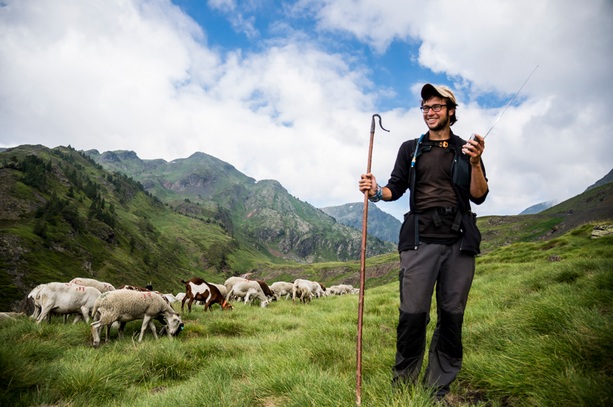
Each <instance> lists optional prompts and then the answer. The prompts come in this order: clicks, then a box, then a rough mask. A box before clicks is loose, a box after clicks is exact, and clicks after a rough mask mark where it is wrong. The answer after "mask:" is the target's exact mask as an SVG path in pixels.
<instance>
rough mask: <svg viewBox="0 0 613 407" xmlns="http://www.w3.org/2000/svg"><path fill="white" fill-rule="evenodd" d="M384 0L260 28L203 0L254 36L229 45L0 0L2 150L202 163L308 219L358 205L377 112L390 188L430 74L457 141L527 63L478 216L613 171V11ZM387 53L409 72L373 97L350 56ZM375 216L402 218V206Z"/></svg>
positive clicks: (168, 12)
mask: <svg viewBox="0 0 613 407" xmlns="http://www.w3.org/2000/svg"><path fill="white" fill-rule="evenodd" d="M379 3H380V2H375V1H371V0H352V1H349V0H334V1H332V0H330V1H323V2H321V1H318V2H314V1H311V0H299V1H296V2H294V3H286V4H285V5H284V6H283V7H280V8H278V9H276V10H275V14H274V19H272V20H264V21H263V20H262V19H265V18H267V17H266V16H267V15H268V14H266V13H265V12H264V11H266V12H268V11H269V10H270V4H268V3H267V2H266V1H250V2H246V3H244V4H242V3H240V2H235V1H231V0H210V1H209V2H208V3H207V4H208V6H209V7H210V10H214V12H216V13H221V14H222V15H225V16H227V19H228V21H229V24H230V25H232V26H233V27H234V29H235V30H236V32H238V33H242V34H241V35H245V38H247V39H252V40H253V38H257V41H255V43H256V44H257V46H255V47H251V48H243V49H238V48H237V49H224V48H222V47H220V46H219V45H218V44H216V45H211V38H213V37H214V35H215V33H214V32H212V31H211V30H212V29H211V28H209V27H207V25H206V24H202V25H199V24H198V23H197V22H196V21H195V20H194V19H192V18H191V17H189V16H188V15H186V14H185V13H184V12H183V11H182V10H181V9H180V8H179V7H177V6H175V5H174V4H173V3H171V2H170V1H168V0H132V1H123V0H122V1H120V0H115V1H107V2H105V3H104V5H103V4H101V3H99V2H96V1H68V0H65V1H57V2H47V1H37V0H30V1H17V0H8V1H5V2H4V6H3V7H0V146H2V147H10V146H15V145H18V144H26V143H27V144H38V143H40V144H44V145H47V146H49V147H55V146H57V145H68V144H70V145H72V146H73V147H75V148H78V149H92V148H96V149H99V150H101V151H105V150H117V149H128V150H134V151H136V152H137V153H138V154H139V156H140V157H142V158H146V159H147V158H151V159H152V158H164V159H166V160H173V159H175V158H181V157H187V156H189V155H191V154H192V153H193V152H195V151H203V152H205V153H207V154H211V155H214V156H216V157H218V158H220V159H222V160H224V161H227V162H229V163H231V164H232V165H234V166H235V167H236V168H238V169H239V170H240V171H242V172H244V173H245V174H247V175H249V176H251V177H254V178H256V179H265V178H274V179H277V180H279V181H280V182H281V183H282V184H283V185H284V186H285V187H286V188H287V189H288V190H289V192H290V193H291V194H292V195H294V196H297V197H299V198H300V199H302V200H305V201H308V202H310V203H312V204H313V205H315V206H319V207H322V206H329V205H340V204H343V203H346V202H354V201H361V199H362V196H361V195H360V194H359V192H358V191H357V180H358V178H359V174H361V173H362V172H364V170H365V167H366V158H367V157H366V155H367V147H368V136H369V134H368V133H369V129H370V119H371V115H372V114H373V113H374V112H378V113H380V114H381V115H382V117H383V119H384V124H385V126H386V127H387V128H389V129H391V130H392V132H391V133H383V132H380V131H379V132H378V133H377V136H376V145H375V149H374V153H373V171H374V172H375V174H376V175H377V177H378V179H379V180H380V181H382V182H384V181H385V180H386V179H387V176H388V175H389V172H390V170H391V166H392V165H393V161H394V160H395V157H396V152H397V148H398V146H399V145H400V143H401V142H402V141H404V140H406V139H409V138H414V137H417V136H418V135H419V134H420V133H421V132H423V130H424V124H423V121H422V120H421V114H420V112H419V110H418V109H417V107H416V106H417V105H418V95H419V89H420V86H421V84H423V80H424V78H435V79H436V80H438V81H441V80H444V81H445V82H447V83H448V84H450V85H451V86H452V87H453V88H454V89H455V90H456V93H457V95H458V98H459V100H460V108H459V111H458V114H459V117H460V121H459V122H458V123H457V124H456V125H455V126H454V131H456V132H457V133H458V134H460V135H464V136H466V135H468V134H470V133H471V132H479V133H481V134H483V133H485V132H486V131H487V129H488V128H489V127H490V126H491V124H492V123H493V122H494V120H495V119H496V117H497V116H498V115H499V113H500V111H501V109H502V106H504V104H505V103H506V102H507V101H508V100H509V98H510V97H511V96H512V95H513V94H514V92H515V91H516V90H517V89H518V87H519V86H520V85H521V84H522V83H523V81H524V80H525V79H526V76H527V75H528V74H529V73H530V72H531V71H532V69H533V68H534V67H535V66H536V64H538V65H539V69H538V70H537V72H536V73H535V74H534V76H533V78H532V79H531V80H530V82H529V83H528V84H527V85H526V87H525V88H524V90H523V91H522V94H521V95H520V96H519V97H518V101H517V102H516V103H514V104H513V105H512V106H511V107H510V108H509V109H508V110H507V111H506V112H505V115H504V117H503V118H502V119H501V120H500V121H499V123H498V124H497V125H496V128H495V129H494V130H493V131H492V133H491V135H490V136H489V137H488V139H487V150H486V153H485V156H484V160H485V163H486V168H487V170H488V177H489V179H490V188H491V190H492V192H491V194H490V197H489V198H488V200H487V201H486V203H485V204H483V205H482V207H481V208H479V209H478V210H477V212H479V213H480V214H515V213H518V212H520V211H521V210H523V209H525V208H526V207H528V206H530V205H533V204H535V203H538V202H541V201H548V200H562V199H566V198H569V197H570V196H573V195H575V194H577V193H580V192H582V191H583V190H584V189H585V187H587V186H588V185H589V184H591V183H593V182H594V181H596V180H597V179H599V178H600V177H602V176H604V175H605V174H606V173H607V172H608V171H609V170H610V169H611V167H613V165H612V163H613V159H612V158H611V157H612V154H611V153H612V148H611V147H610V144H609V143H608V134H609V133H610V131H611V124H609V121H608V120H607V119H606V117H605V115H604V112H605V109H606V108H607V102H608V100H609V99H610V96H611V83H610V80H609V76H610V73H609V72H610V71H611V62H610V61H609V58H608V55H610V54H611V51H612V48H613V47H612V38H613V36H612V35H611V28H610V27H611V24H610V21H611V17H612V16H613V12H612V8H613V6H612V4H611V3H610V2H609V1H606V0H600V1H598V0H596V1H591V2H589V3H587V4H577V3H576V2H574V1H571V0H562V1H558V0H546V1H542V2H537V3H534V2H531V1H524V0H521V1H517V2H513V3H508V2H504V1H502V0H490V1H485V0H474V1H471V2H468V3H462V4H460V3H457V2H452V1H449V2H446V1H433V2H427V3H423V2H418V1H391V0H390V1H386V2H383V4H379ZM204 5H205V3H204V2H203V7H204ZM260 11H261V13H260V14H258V13H259V12H260ZM256 23H257V24H256ZM256 25H257V26H258V27H263V26H266V27H267V31H268V33H269V34H267V36H266V37H263V32H262V31H257V29H256ZM311 28H314V29H311ZM335 38H337V39H336V40H335ZM335 41H336V42H335ZM394 43H404V44H411V46H412V48H410V49H414V50H415V54H414V55H402V58H403V61H405V60H406V64H407V67H406V69H407V70H410V69H415V66H411V64H414V65H416V66H417V67H418V68H419V69H420V71H419V72H417V73H416V75H415V78H413V79H412V80H411V81H410V82H409V83H405V84H403V88H402V89H391V88H385V87H378V86H377V85H378V84H377V79H376V76H375V75H374V71H373V69H374V68H373V67H371V66H369V64H368V63H367V61H365V60H364V58H362V56H361V54H362V53H364V52H365V51H364V50H365V49H366V50H372V52H373V55H374V58H378V57H381V58H383V56H384V55H385V53H386V52H388V51H389V49H390V47H391V46H392V44H394ZM351 44H358V46H362V47H363V48H351V47H350V45H351ZM407 91H408V92H409V93H410V95H409V96H408V97H404V98H403V99H402V100H403V102H402V103H397V104H396V105H394V102H393V101H394V98H395V97H396V96H397V95H399V94H403V93H406V92H407ZM407 99H411V100H413V101H415V103H413V104H412V105H410V106H409V105H406V104H405V102H406V100H407ZM390 100H391V102H390ZM380 106H386V108H385V109H384V110H383V111H380V110H379V109H380ZM389 106H392V107H391V108H390V107H389ZM379 207H380V208H382V209H384V210H388V211H389V212H391V213H393V214H394V215H396V216H398V217H400V216H401V214H402V213H403V212H404V211H406V209H407V203H406V199H403V200H402V201H400V202H397V203H395V204H380V205H379Z"/></svg>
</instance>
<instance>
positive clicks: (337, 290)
mask: <svg viewBox="0 0 613 407" xmlns="http://www.w3.org/2000/svg"><path fill="white" fill-rule="evenodd" d="M353 290H354V288H353V286H352V285H349V284H338V285H333V286H331V287H330V288H328V290H327V292H328V293H329V294H330V295H345V294H352V292H353Z"/></svg>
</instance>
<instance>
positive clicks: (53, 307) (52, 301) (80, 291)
mask: <svg viewBox="0 0 613 407" xmlns="http://www.w3.org/2000/svg"><path fill="white" fill-rule="evenodd" d="M100 294H101V293H100V291H99V290H98V289H96V288H94V287H87V286H82V285H77V284H71V283H48V284H46V285H45V286H44V287H42V288H41V289H40V290H39V291H38V293H37V294H36V302H37V303H39V304H40V307H41V310H40V314H39V315H38V317H37V319H36V323H37V324H40V322H41V321H42V320H43V319H45V318H46V317H47V315H49V313H50V312H53V313H55V314H73V313H80V314H81V315H82V316H83V319H85V322H89V316H90V314H91V315H93V313H92V310H93V308H94V303H95V301H96V299H97V298H98V297H99V296H100ZM78 320H79V318H75V321H74V322H75V323H76V322H77V321H78Z"/></svg>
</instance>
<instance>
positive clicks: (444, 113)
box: [423, 96, 454, 131]
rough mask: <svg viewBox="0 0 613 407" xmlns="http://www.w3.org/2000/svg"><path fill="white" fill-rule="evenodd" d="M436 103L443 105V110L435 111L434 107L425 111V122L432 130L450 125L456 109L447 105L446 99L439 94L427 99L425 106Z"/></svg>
mask: <svg viewBox="0 0 613 407" xmlns="http://www.w3.org/2000/svg"><path fill="white" fill-rule="evenodd" d="M436 105H442V107H441V110H439V111H438V112H435V111H434V109H429V110H428V112H427V113H426V112H424V113H423V115H424V122H426V125H427V126H428V128H429V129H430V130H433V131H439V130H443V129H444V128H446V127H449V123H450V118H451V115H452V114H453V113H454V109H453V108H452V109H450V108H448V107H447V106H446V105H445V99H443V98H440V97H438V96H432V97H431V98H429V99H427V100H426V101H425V102H424V104H423V107H432V106H435V107H436Z"/></svg>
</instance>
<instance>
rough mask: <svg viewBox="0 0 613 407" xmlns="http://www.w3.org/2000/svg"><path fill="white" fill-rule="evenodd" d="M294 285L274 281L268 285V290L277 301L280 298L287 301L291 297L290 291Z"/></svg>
mask: <svg viewBox="0 0 613 407" xmlns="http://www.w3.org/2000/svg"><path fill="white" fill-rule="evenodd" d="M293 287H294V284H292V283H288V282H285V281H276V282H274V283H272V284H271V285H270V289H271V290H272V292H273V293H274V294H275V298H276V299H277V300H278V299H279V298H281V297H282V296H285V299H286V300H287V299H289V297H290V296H291V295H292V289H293Z"/></svg>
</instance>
